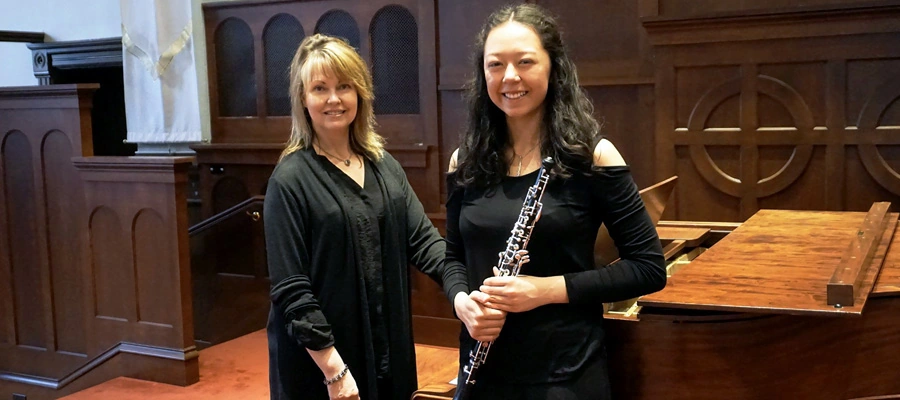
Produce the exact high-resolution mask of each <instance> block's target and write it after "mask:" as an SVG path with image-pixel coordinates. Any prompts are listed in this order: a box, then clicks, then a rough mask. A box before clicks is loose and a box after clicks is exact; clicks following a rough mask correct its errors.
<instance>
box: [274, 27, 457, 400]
mask: <svg viewBox="0 0 900 400" xmlns="http://www.w3.org/2000/svg"><path fill="white" fill-rule="evenodd" d="M290 74H291V86H290V91H291V106H292V118H293V129H292V132H291V137H290V139H289V141H288V143H287V147H286V148H285V150H284V152H283V153H282V155H281V159H280V161H279V163H278V165H277V166H276V168H275V171H274V172H273V173H272V177H271V178H270V179H269V185H268V188H267V191H266V201H265V229H266V249H267V252H268V264H269V274H270V277H271V280H272V290H271V298H272V309H271V312H270V314H269V323H268V328H267V330H268V338H269V360H270V361H269V363H270V367H269V370H270V372H269V375H270V378H269V380H270V389H271V398H272V399H279V400H286V399H328V398H330V399H358V398H362V399H366V400H371V399H408V398H409V397H410V395H411V394H412V392H413V391H414V390H415V389H416V388H417V384H416V370H415V367H416V361H415V349H414V347H413V340H412V332H411V322H410V321H411V312H410V297H409V281H408V278H407V277H408V274H407V272H408V271H407V268H408V265H410V264H412V265H415V266H417V267H418V268H420V269H421V270H422V271H423V272H424V273H426V274H428V275H429V276H431V277H432V279H435V280H436V281H438V282H443V284H444V288H445V290H446V293H447V295H448V296H449V298H451V299H453V298H454V297H456V295H457V294H461V295H460V296H459V297H460V299H461V301H465V299H467V297H466V296H465V293H467V292H468V288H467V284H466V273H465V271H464V270H462V269H461V268H458V267H457V268H456V269H448V268H445V267H444V265H443V258H444V251H445V244H444V241H443V239H442V238H441V237H440V235H439V234H438V232H437V230H436V229H435V228H434V226H432V224H431V222H430V221H429V220H428V218H427V217H426V215H425V212H424V210H423V208H422V204H421V203H420V202H419V200H418V198H416V195H415V193H413V191H412V189H411V188H410V186H409V182H408V181H407V179H406V175H405V174H404V172H403V169H402V168H401V167H400V164H399V163H398V162H397V161H396V160H395V159H394V158H393V157H391V155H390V154H388V153H387V152H385V151H384V149H383V146H382V144H383V142H384V140H383V139H382V138H381V136H379V135H378V134H377V133H376V132H375V123H374V115H373V108H372V102H373V94H372V78H371V76H370V75H369V72H368V69H367V67H366V64H365V62H364V61H363V60H362V58H361V57H360V56H359V54H357V53H356V51H355V50H354V49H353V48H352V47H350V46H349V45H348V44H347V43H345V42H344V41H342V40H340V39H336V38H332V37H328V36H324V35H314V36H310V37H308V38H306V39H305V40H303V42H302V43H301V44H300V48H299V49H298V50H297V53H296V55H295V56H294V60H293V62H292V64H291V71H290ZM463 298H465V299H463Z"/></svg>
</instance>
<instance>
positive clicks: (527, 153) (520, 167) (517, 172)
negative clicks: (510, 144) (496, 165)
mask: <svg viewBox="0 0 900 400" xmlns="http://www.w3.org/2000/svg"><path fill="white" fill-rule="evenodd" d="M540 144H541V143H540V142H538V143H536V144H535V145H534V146H533V147H532V148H531V150H528V151H526V152H525V154H522V155H521V156H520V155H518V154H516V151H515V150H513V160H515V159H516V158H518V159H519V167H518V168H517V169H516V176H522V160H523V159H524V158H525V156H527V155H529V154H531V152H532V151H534V149H536V148H538V146H539V145H540Z"/></svg>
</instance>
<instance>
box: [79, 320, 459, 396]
mask: <svg viewBox="0 0 900 400" xmlns="http://www.w3.org/2000/svg"><path fill="white" fill-rule="evenodd" d="M456 354H457V353H456V349H451V348H445V347H435V346H426V345H416V357H417V359H418V361H417V363H416V364H417V365H416V366H417V368H418V371H419V387H423V386H426V385H429V384H435V383H446V382H447V381H449V380H450V379H453V378H454V377H455V375H456V369H457V368H458V365H459V364H458V362H457V361H456ZM268 362H269V357H268V349H267V346H266V332H265V330H261V331H257V332H253V333H251V334H249V335H246V336H242V337H239V338H237V339H234V340H231V341H228V342H225V343H222V344H219V345H216V346H212V347H210V348H208V349H205V350H203V351H201V352H200V382H197V383H195V384H193V385H191V386H187V387H181V386H173V385H167V384H163V383H156V382H148V381H142V380H137V379H131V378H116V379H113V380H111V381H108V382H105V383H102V384H100V385H97V386H94V387H92V388H88V389H85V390H82V391H80V392H78V393H75V394H72V395H69V396H66V397H63V398H62V399H65V400H144V399H154V400H204V399H216V400H267V399H268V398H269V371H268V365H269V364H268Z"/></svg>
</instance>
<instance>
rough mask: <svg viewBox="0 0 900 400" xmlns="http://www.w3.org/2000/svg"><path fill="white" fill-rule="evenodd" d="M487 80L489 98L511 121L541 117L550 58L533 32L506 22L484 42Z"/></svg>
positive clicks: (516, 24)
mask: <svg viewBox="0 0 900 400" xmlns="http://www.w3.org/2000/svg"><path fill="white" fill-rule="evenodd" d="M484 78H485V83H486V87H487V92H488V96H490V98H491V101H492V102H493V103H494V105H496V106H497V107H498V108H500V109H501V110H503V112H504V113H505V114H506V117H507V119H514V118H523V117H533V116H535V114H537V115H540V114H541V113H542V112H543V109H544V99H545V98H546V97H547V87H548V84H549V81H550V56H549V54H547V51H546V50H544V46H543V45H541V40H540V38H539V37H538V35H537V33H535V32H534V31H533V30H532V29H531V28H529V27H528V26H526V25H523V24H521V23H518V22H515V21H510V22H506V23H504V24H502V25H499V26H497V27H496V28H494V29H493V30H491V32H490V33H489V34H488V36H487V39H486V40H485V42H484Z"/></svg>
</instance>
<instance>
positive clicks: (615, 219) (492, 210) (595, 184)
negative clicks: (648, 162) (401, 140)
mask: <svg viewBox="0 0 900 400" xmlns="http://www.w3.org/2000/svg"><path fill="white" fill-rule="evenodd" d="M537 173H538V172H537V171H534V172H533V173H531V174H527V175H524V176H520V177H505V178H503V180H502V181H501V183H500V184H499V185H496V186H493V187H490V188H483V189H476V188H473V187H466V188H460V187H457V186H456V184H455V176H454V174H451V175H450V176H449V177H448V188H449V189H448V191H449V199H448V202H447V260H446V262H447V263H448V264H449V265H450V266H456V265H465V266H466V267H467V269H466V270H467V277H468V283H469V287H470V288H472V289H473V290H474V289H476V288H478V287H479V286H480V285H481V284H482V282H483V281H484V279H486V278H487V277H489V276H492V275H493V274H492V272H491V268H492V267H493V266H495V265H496V264H497V260H498V255H497V254H498V253H499V252H500V251H502V250H503V249H504V248H505V247H506V240H507V238H509V236H510V230H511V228H512V226H513V223H514V222H515V220H516V218H517V216H518V215H519V212H520V210H521V208H522V202H523V201H524V199H525V194H526V191H527V190H528V188H529V187H530V186H531V185H533V184H534V181H535V178H536V177H537ZM543 204H544V205H543V213H542V216H541V219H540V220H539V221H538V222H537V224H536V225H535V227H534V230H533V233H532V236H531V240H530V242H529V244H528V250H529V255H530V257H531V262H529V263H527V264H525V265H524V266H523V267H522V271H521V274H523V275H532V276H556V275H562V276H564V278H565V282H566V289H567V291H568V296H569V303H568V304H552V305H545V306H542V307H538V308H536V309H534V310H531V311H527V312H523V313H509V314H508V315H507V319H506V323H505V325H504V326H503V329H502V331H501V333H500V336H499V337H498V338H497V340H496V341H495V342H494V344H493V346H492V347H491V350H490V353H489V355H488V358H487V361H486V362H485V364H484V365H483V366H481V368H480V369H479V372H478V378H477V379H476V381H477V382H478V384H476V388H477V387H478V385H479V384H481V383H482V382H486V384H500V385H509V384H516V385H519V386H520V387H523V388H526V389H524V390H527V385H540V384H547V383H554V382H564V381H567V380H569V379H572V378H573V377H575V376H576V375H577V373H578V372H579V371H581V370H582V369H585V368H587V367H588V364H589V363H591V362H594V361H595V360H597V359H598V358H603V357H605V352H604V348H603V341H604V332H603V303H604V302H614V301H619V300H625V299H629V298H633V297H637V296H640V295H643V294H646V293H650V292H653V291H656V290H659V289H661V288H662V287H663V286H664V285H665V281H666V272H665V265H664V262H665V260H664V258H663V255H662V247H661V246H660V242H659V237H658V236H657V234H656V230H655V228H654V226H653V223H652V221H651V220H650V217H649V215H648V214H647V212H646V210H645V209H644V205H643V202H641V199H640V195H639V194H638V191H637V187H636V186H635V184H634V182H633V180H632V179H631V174H630V171H629V169H628V167H607V168H598V169H594V170H592V171H591V172H590V173H589V176H586V175H585V174H583V173H577V172H576V173H575V174H574V175H573V176H572V177H570V178H568V179H563V178H559V177H556V178H551V180H550V181H549V183H548V185H547V188H546V190H545V193H544V196H543ZM602 223H606V225H607V227H608V228H609V232H610V235H611V236H612V237H613V239H614V240H615V243H616V246H617V247H618V249H619V252H620V256H621V260H620V261H619V262H617V263H614V264H612V265H609V266H607V267H604V268H599V269H597V268H595V267H594V257H593V249H594V240H595V238H596V236H597V229H598V228H599V227H600V225H601V224H602ZM460 339H461V347H460V365H466V363H467V362H468V352H469V350H470V349H471V348H472V346H473V344H474V341H473V340H472V339H471V337H469V335H468V331H467V330H466V329H465V328H463V329H462V332H461V334H460ZM603 361H604V362H605V360H603ZM605 379H607V380H608V377H605ZM598 384H599V382H598ZM476 392H477V391H476Z"/></svg>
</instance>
